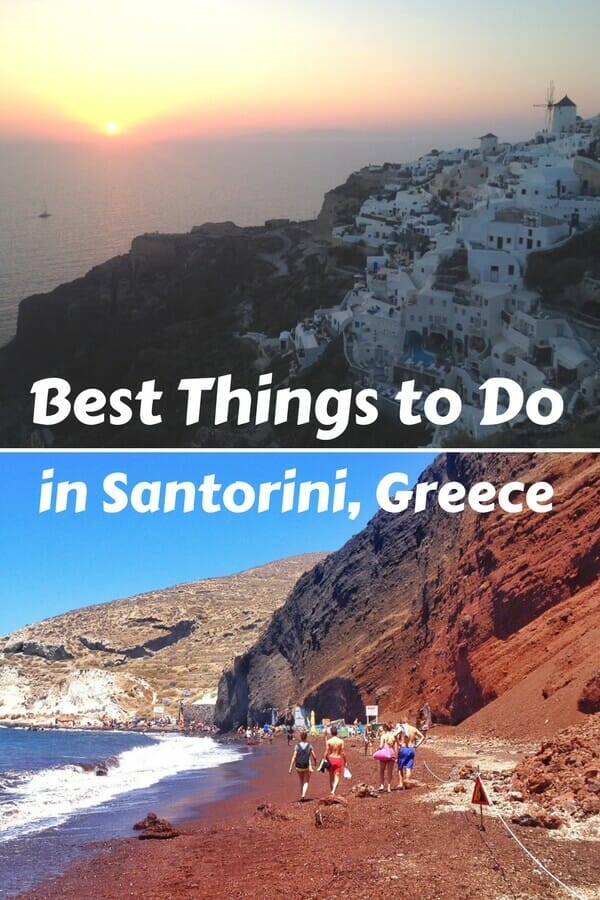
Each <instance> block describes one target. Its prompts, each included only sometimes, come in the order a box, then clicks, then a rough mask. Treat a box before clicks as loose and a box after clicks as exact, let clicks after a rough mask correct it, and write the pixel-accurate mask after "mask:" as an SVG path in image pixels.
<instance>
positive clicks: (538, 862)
mask: <svg viewBox="0 0 600 900" xmlns="http://www.w3.org/2000/svg"><path fill="white" fill-rule="evenodd" d="M480 778H481V776H480ZM482 783H483V782H482ZM488 799H489V801H490V806H493V807H494V809H495V810H496V816H497V817H498V818H499V819H500V821H501V822H502V824H503V825H504V827H505V828H506V830H507V831H508V833H509V834H510V836H511V838H512V839H513V840H514V841H515V842H516V843H517V844H518V845H519V847H520V848H521V850H523V851H524V852H525V853H526V854H527V856H528V857H529V858H530V859H532V860H533V862H534V863H535V864H536V866H539V868H540V869H541V870H542V871H543V872H545V873H546V875H548V876H549V878H552V880H553V881H555V882H556V884H558V885H559V886H560V887H561V888H562V889H563V891H566V893H567V894H570V895H571V897H575V898H576V900H585V898H584V897H583V896H582V895H581V894H578V893H577V891H574V890H573V888H571V887H569V885H568V884H565V883H564V881H561V880H560V878H559V877H558V876H557V875H555V874H554V873H553V872H551V871H550V869H549V868H548V867H547V866H545V865H544V863H543V862H541V860H539V859H538V858H537V856H534V855H533V853H532V852H531V850H528V849H527V847H526V846H525V844H524V843H523V842H522V841H521V840H520V839H519V838H518V837H517V835H516V834H515V833H514V831H513V830H512V828H511V827H510V826H509V825H508V823H507V822H506V821H505V819H504V816H503V815H502V813H501V812H500V810H499V809H498V807H497V806H496V804H495V803H494V801H493V800H492V799H491V798H490V797H489V794H488Z"/></svg>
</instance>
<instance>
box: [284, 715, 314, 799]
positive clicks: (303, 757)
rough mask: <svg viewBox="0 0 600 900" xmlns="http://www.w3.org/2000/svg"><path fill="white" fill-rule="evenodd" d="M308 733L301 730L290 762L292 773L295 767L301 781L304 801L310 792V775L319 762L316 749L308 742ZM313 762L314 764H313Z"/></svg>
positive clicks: (301, 793) (301, 795)
mask: <svg viewBox="0 0 600 900" xmlns="http://www.w3.org/2000/svg"><path fill="white" fill-rule="evenodd" d="M307 738H308V735H307V733H306V731H301V732H300V740H299V742H298V743H297V744H296V746H295V747H294V754H293V756H292V759H291V762H290V775H291V774H292V769H293V768H294V767H295V768H296V772H297V773H298V780H299V781H300V802H301V803H303V802H304V800H305V799H306V794H307V792H308V784H309V782H310V776H311V775H312V772H313V765H315V764H316V762H317V757H316V755H315V751H314V750H313V746H312V744H309V743H308V740H307ZM311 763H312V765H311Z"/></svg>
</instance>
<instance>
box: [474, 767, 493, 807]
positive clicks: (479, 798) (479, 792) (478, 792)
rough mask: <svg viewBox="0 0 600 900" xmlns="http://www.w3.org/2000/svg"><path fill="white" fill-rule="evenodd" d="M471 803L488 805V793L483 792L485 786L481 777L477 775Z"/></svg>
mask: <svg viewBox="0 0 600 900" xmlns="http://www.w3.org/2000/svg"><path fill="white" fill-rule="evenodd" d="M471 803H479V805H480V806H489V805H490V801H489V798H488V795H487V794H486V792H485V788H484V786H483V784H482V783H481V778H480V777H479V775H478V776H477V778H476V779H475V786H474V787H473V796H472V797H471Z"/></svg>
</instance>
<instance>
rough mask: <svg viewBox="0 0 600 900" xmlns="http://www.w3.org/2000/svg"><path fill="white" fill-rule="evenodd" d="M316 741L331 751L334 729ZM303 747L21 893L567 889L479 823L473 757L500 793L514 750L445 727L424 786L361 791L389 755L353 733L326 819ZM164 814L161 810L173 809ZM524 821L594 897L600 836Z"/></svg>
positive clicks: (429, 895)
mask: <svg viewBox="0 0 600 900" xmlns="http://www.w3.org/2000/svg"><path fill="white" fill-rule="evenodd" d="M314 743H315V749H316V751H317V755H319V753H320V751H321V750H322V744H323V739H322V738H315V741H314ZM522 749H523V748H518V750H519V751H520V750H522ZM291 751H292V748H288V747H287V742H286V739H285V736H279V735H278V736H277V737H276V738H275V740H274V743H273V745H267V746H265V747H261V748H257V750H256V752H255V753H254V754H253V757H252V759H251V761H250V777H249V781H248V784H247V789H246V790H245V791H244V792H243V793H242V794H240V795H238V796H234V797H230V798H228V799H226V800H224V801H219V802H218V803H212V804H210V805H208V806H204V807H203V808H202V813H201V815H202V818H201V819H198V820H196V821H191V822H186V823H185V825H183V826H178V828H179V827H181V830H182V833H181V834H180V836H179V837H177V838H174V839H172V840H161V841H153V840H145V841H140V840H138V839H137V837H134V836H132V838H131V839H124V840H120V841H112V842H109V843H108V844H106V845H103V846H101V847H100V848H99V849H98V854H97V855H95V856H93V857H92V858H91V859H89V858H88V859H87V860H85V861H83V862H81V863H77V864H75V865H74V866H72V867H70V868H69V869H68V870H67V872H66V873H65V874H64V875H63V876H61V877H59V878H57V879H55V880H53V881H52V882H49V883H48V884H45V885H42V886H40V887H38V888H35V889H33V890H31V891H29V892H28V893H26V894H23V895H21V897H22V898H28V900H33V898H36V900H40V898H44V900H82V898H92V897H93V898H94V900H109V898H110V900H116V898H122V897H134V898H146V900H150V898H152V900H163V898H165V900H166V898H182V900H183V898H193V897H198V898H204V897H211V898H225V897H227V898H242V897H243V898H259V897H260V898H265V897H269V898H270V897H280V896H282V897H283V896H287V897H294V898H306V900H308V898H317V897H322V896H323V893H324V892H325V893H327V894H334V895H338V896H339V895H345V894H347V895H352V896H353V897H356V898H367V897H369V898H372V897H373V896H378V895H379V894H380V893H381V892H382V891H387V892H391V894H390V895H391V896H395V897H403V896H408V895H409V894H410V893H413V892H415V893H417V894H418V895H420V896H421V897H422V898H425V900H434V898H445V897H448V898H450V897H452V898H456V897H460V898H467V900H468V898H473V900H475V898H489V900H492V898H494V900H497V898H500V897H512V898H530V897H531V898H540V900H541V898H550V897H557V898H558V897H563V896H567V894H566V893H565V891H564V890H563V889H562V888H561V887H560V886H559V885H557V884H556V883H555V882H553V881H552V880H551V879H550V878H549V877H548V876H547V875H546V874H544V873H543V872H542V871H541V870H540V869H539V868H538V867H537V866H536V865H535V864H534V863H533V862H532V861H531V860H530V859H529V858H528V857H527V856H526V855H525V854H524V853H523V851H522V850H521V849H520V848H519V847H518V845H517V844H516V843H515V842H514V840H513V839H512V838H511V837H510V835H509V834H508V833H507V832H506V830H505V829H504V827H503V826H502V824H501V823H500V821H499V820H498V819H497V818H496V817H495V816H494V815H493V813H490V812H489V811H487V810H486V811H485V812H484V825H485V830H484V831H480V830H479V828H478V825H479V810H478V808H475V807H473V806H472V805H471V803H470V799H471V791H472V783H471V782H470V781H468V780H464V781H462V782H461V781H459V780H458V779H459V774H457V772H458V769H459V768H460V766H461V765H463V764H464V763H469V764H472V765H473V764H475V765H477V764H480V765H481V771H482V772H483V773H485V772H486V766H487V768H488V769H489V772H490V780H489V781H488V788H489V789H490V791H491V792H492V797H493V798H496V796H500V793H499V792H502V791H504V792H506V790H507V787H506V784H507V779H508V778H509V774H506V775H504V774H503V770H502V766H503V765H504V767H505V769H506V773H509V769H510V767H511V765H512V763H513V762H514V761H518V759H519V758H520V756H521V753H516V752H515V750H514V749H510V748H509V750H507V748H506V745H502V746H499V745H498V744H496V745H493V744H491V743H490V742H489V741H487V742H486V741H485V740H481V741H478V740H477V739H476V738H474V737H472V736H469V737H467V738H464V737H463V738H460V737H456V735H455V734H454V733H453V729H450V728H436V729H434V730H433V732H432V733H431V740H430V741H428V743H427V744H426V745H425V746H424V747H422V748H420V749H419V751H418V752H417V767H416V769H415V781H416V782H417V783H416V785H415V787H413V788H412V789H411V790H410V791H400V790H394V791H393V792H392V793H391V794H385V795H380V796H378V797H364V798H360V797H357V796H356V794H353V793H352V792H351V788H352V786H353V785H357V784H358V783H359V782H367V783H369V784H372V785H376V786H377V785H378V775H377V764H376V763H375V762H374V761H373V760H372V759H371V758H370V757H365V755H364V749H363V745H362V743H361V742H360V741H359V740H358V739H356V740H353V739H350V740H348V741H347V751H348V762H349V765H350V768H351V769H352V773H353V778H352V780H351V781H344V783H343V785H342V787H341V792H340V793H341V796H342V797H343V798H344V799H345V800H346V801H347V804H346V805H340V806H336V807H335V808H331V807H323V808H322V809H323V815H322V817H321V819H322V824H321V825H320V826H319V827H317V825H316V824H315V818H316V817H315V811H316V809H317V808H318V807H319V804H318V801H319V799H320V798H323V797H325V796H326V795H327V793H328V778H327V776H326V775H322V774H319V773H315V774H314V775H313V777H312V780H311V786H310V791H309V797H310V798H311V800H310V802H306V803H299V802H297V797H298V795H299V791H298V779H297V777H296V774H295V773H292V774H291V775H289V774H288V765H289V760H290V757H291ZM507 761H508V762H509V763H510V765H508V766H507V765H506V763H507ZM425 763H426V764H427V766H428V767H429V769H430V770H431V772H434V773H436V774H437V775H438V778H442V780H444V779H446V778H447V777H451V778H452V779H453V781H452V782H451V783H449V784H442V782H441V781H438V780H437V779H436V778H434V777H433V775H432V774H431V772H430V771H428V769H427V768H426V767H425ZM492 772H493V775H492ZM457 784H458V785H459V788H458V789H457V787H456V785H457ZM265 804H268V806H267V807H266V808H263V809H260V808H259V807H264V806H265ZM319 808H320V807H319ZM450 808H451V809H452V811H447V810H448V809H450ZM155 812H156V813H158V814H159V815H160V814H161V810H160V809H157V810H155ZM509 821H510V820H509ZM132 825H133V823H132ZM512 828H513V830H515V832H516V833H517V834H518V836H519V838H520V840H521V841H523V842H524V843H525V844H526V846H527V847H528V848H529V849H530V851H531V852H532V853H533V854H534V855H535V856H536V857H537V858H538V859H539V860H540V861H542V862H543V863H544V864H545V865H546V866H547V867H548V868H549V869H550V871H552V872H553V873H554V874H555V875H557V876H558V877H559V878H560V879H561V880H562V881H564V882H565V883H566V884H567V885H569V886H570V887H571V888H573V889H575V890H576V891H577V892H578V894H579V895H580V896H581V897H585V898H592V897H597V896H599V893H598V885H599V883H600V872H599V867H598V843H594V842H592V841H590V840H582V839H578V840H564V839H560V838H558V839H557V837H556V833H551V832H549V831H547V830H546V829H543V828H531V827H530V828H525V827H519V826H516V825H513V826H512ZM132 835H135V832H133V831H132Z"/></svg>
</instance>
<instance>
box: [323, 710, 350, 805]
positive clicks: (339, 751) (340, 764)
mask: <svg viewBox="0 0 600 900" xmlns="http://www.w3.org/2000/svg"><path fill="white" fill-rule="evenodd" d="M325 759H326V760H328V762H329V768H328V769H327V771H328V773H329V786H330V788H331V793H332V794H335V792H336V791H337V789H338V785H339V783H340V779H341V777H342V774H343V772H344V766H345V765H346V751H345V750H344V742H343V740H342V739H341V738H339V737H338V736H337V727H336V726H335V725H332V726H331V737H330V738H329V739H328V741H327V743H326V745H325Z"/></svg>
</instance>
